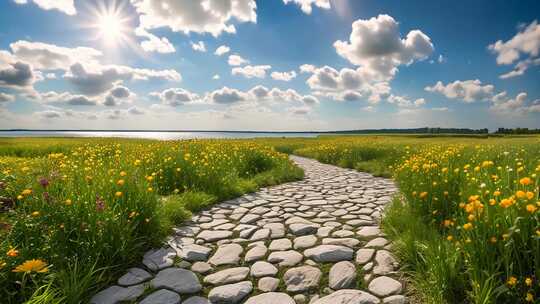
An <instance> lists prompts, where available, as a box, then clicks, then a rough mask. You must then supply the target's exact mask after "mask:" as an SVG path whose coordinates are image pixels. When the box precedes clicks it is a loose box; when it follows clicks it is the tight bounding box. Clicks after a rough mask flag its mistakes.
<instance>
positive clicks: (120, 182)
mask: <svg viewBox="0 0 540 304" xmlns="http://www.w3.org/2000/svg"><path fill="white" fill-rule="evenodd" d="M125 183H126V182H125V181H124V180H123V179H119V180H118V181H117V182H116V184H117V185H118V186H123V185H124V184H125Z"/></svg>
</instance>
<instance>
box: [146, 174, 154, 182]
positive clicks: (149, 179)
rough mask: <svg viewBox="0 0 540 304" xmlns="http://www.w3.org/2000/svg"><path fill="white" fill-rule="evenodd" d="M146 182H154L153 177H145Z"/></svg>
mask: <svg viewBox="0 0 540 304" xmlns="http://www.w3.org/2000/svg"><path fill="white" fill-rule="evenodd" d="M146 180H147V181H149V182H151V181H152V180H154V177H153V176H152V175H149V176H147V177H146Z"/></svg>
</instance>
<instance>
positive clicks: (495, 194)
mask: <svg viewBox="0 0 540 304" xmlns="http://www.w3.org/2000/svg"><path fill="white" fill-rule="evenodd" d="M493 195H494V196H499V195H501V191H499V190H497V191H495V192H493Z"/></svg>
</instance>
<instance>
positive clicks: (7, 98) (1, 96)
mask: <svg viewBox="0 0 540 304" xmlns="http://www.w3.org/2000/svg"><path fill="white" fill-rule="evenodd" d="M14 100H15V96H13V95H11V94H6V93H2V92H0V105H2V104H3V103H6V102H11V101H14Z"/></svg>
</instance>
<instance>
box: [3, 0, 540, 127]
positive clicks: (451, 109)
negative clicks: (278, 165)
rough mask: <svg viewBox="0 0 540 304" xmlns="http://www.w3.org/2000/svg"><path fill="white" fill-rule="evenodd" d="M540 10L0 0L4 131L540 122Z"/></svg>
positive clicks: (319, 2)
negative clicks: (23, 129) (12, 129)
mask: <svg viewBox="0 0 540 304" xmlns="http://www.w3.org/2000/svg"><path fill="white" fill-rule="evenodd" d="M538 12H540V3H539V2H538V1H502V0H501V1H487V0H486V1H472V3H471V1H467V2H465V1H443V2H441V1H407V2H403V1H380V0H379V1H364V0H354V1H353V0H264V1H255V0H207V1H191V0H182V1H179V0H95V1H79V0H6V1H2V2H1V4H0V128H2V129H8V128H41V129H43V128H68V129H184V130H187V129H228V130H299V131H300V130H338V129H370V128H409V127H424V126H430V127H471V128H484V127H488V128H490V129H495V128H497V127H518V126H520V127H530V128H540V86H539V85H538V83H540V81H539V80H540V68H539V66H540V24H538V19H540V16H539V15H540V14H539V13H538ZM220 46H221V48H219V47H220ZM218 48H219V50H220V51H222V52H218V51H216V50H218Z"/></svg>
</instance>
